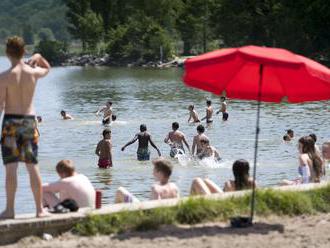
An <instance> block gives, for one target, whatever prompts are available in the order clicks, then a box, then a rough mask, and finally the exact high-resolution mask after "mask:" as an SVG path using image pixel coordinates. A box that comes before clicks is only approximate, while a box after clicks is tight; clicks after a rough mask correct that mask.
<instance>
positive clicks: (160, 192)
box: [115, 158, 180, 203]
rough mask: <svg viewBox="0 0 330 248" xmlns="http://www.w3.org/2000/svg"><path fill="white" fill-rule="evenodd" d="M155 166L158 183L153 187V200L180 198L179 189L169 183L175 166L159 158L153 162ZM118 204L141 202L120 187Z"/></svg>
mask: <svg viewBox="0 0 330 248" xmlns="http://www.w3.org/2000/svg"><path fill="white" fill-rule="evenodd" d="M152 163H153V165H154V170H153V175H154V177H155V179H156V181H158V183H155V184H154V185H153V186H152V187H151V196H150V199H151V200H161V199H171V198H179V197H180V194H179V189H178V187H177V186H176V185H175V184H174V183H171V182H169V179H170V176H171V174H172V171H173V166H172V164H171V162H170V161H169V160H166V159H164V158H158V159H155V160H153V161H152ZM115 202H116V203H123V202H139V200H138V199H137V198H136V197H135V196H134V195H133V194H131V193H130V192H129V191H128V190H126V189H125V188H124V187H119V188H118V190H117V192H116V197H115Z"/></svg>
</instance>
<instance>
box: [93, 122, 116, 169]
mask: <svg viewBox="0 0 330 248" xmlns="http://www.w3.org/2000/svg"><path fill="white" fill-rule="evenodd" d="M102 135H103V139H102V140H100V141H99V143H98V144H97V146H96V150H95V154H96V155H97V156H99V162H98V166H99V168H102V169H107V168H110V167H112V152H111V149H112V143H111V130H110V129H108V128H107V129H104V130H103V133H102Z"/></svg>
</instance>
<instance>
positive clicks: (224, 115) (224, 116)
mask: <svg viewBox="0 0 330 248" xmlns="http://www.w3.org/2000/svg"><path fill="white" fill-rule="evenodd" d="M220 101H221V108H220V109H219V111H217V112H216V114H219V113H220V112H221V113H222V120H223V121H226V120H228V117H229V114H228V113H227V103H226V97H224V96H222V97H220Z"/></svg>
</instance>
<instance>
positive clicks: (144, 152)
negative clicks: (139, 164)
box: [121, 124, 161, 161]
mask: <svg viewBox="0 0 330 248" xmlns="http://www.w3.org/2000/svg"><path fill="white" fill-rule="evenodd" d="M137 140H138V141H139V145H138V149H137V152H136V153H137V160H139V161H145V160H150V151H149V146H148V144H149V143H150V145H152V146H153V147H154V148H155V149H156V151H157V152H158V156H161V153H160V151H159V149H158V147H157V146H156V145H155V144H154V142H153V141H152V139H151V135H150V134H149V133H148V132H147V126H146V125H145V124H141V125H140V132H139V133H137V134H136V135H135V136H134V138H133V139H132V140H131V141H129V142H128V143H127V144H126V145H124V146H123V147H122V148H121V150H122V151H124V150H125V148H126V147H127V146H129V145H131V144H133V143H135V141H137Z"/></svg>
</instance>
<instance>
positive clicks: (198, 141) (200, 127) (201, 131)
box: [191, 125, 209, 155]
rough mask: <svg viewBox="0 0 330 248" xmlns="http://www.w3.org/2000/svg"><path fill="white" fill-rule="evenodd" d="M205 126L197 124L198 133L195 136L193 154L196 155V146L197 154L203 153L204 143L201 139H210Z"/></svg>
mask: <svg viewBox="0 0 330 248" xmlns="http://www.w3.org/2000/svg"><path fill="white" fill-rule="evenodd" d="M204 132H205V128H204V126H203V125H198V126H197V135H196V136H194V140H193V144H192V148H191V150H192V151H191V152H192V155H195V148H196V155H197V154H199V153H201V151H202V145H201V139H207V140H208V139H209V138H208V137H207V136H206V135H205V134H204Z"/></svg>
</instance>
